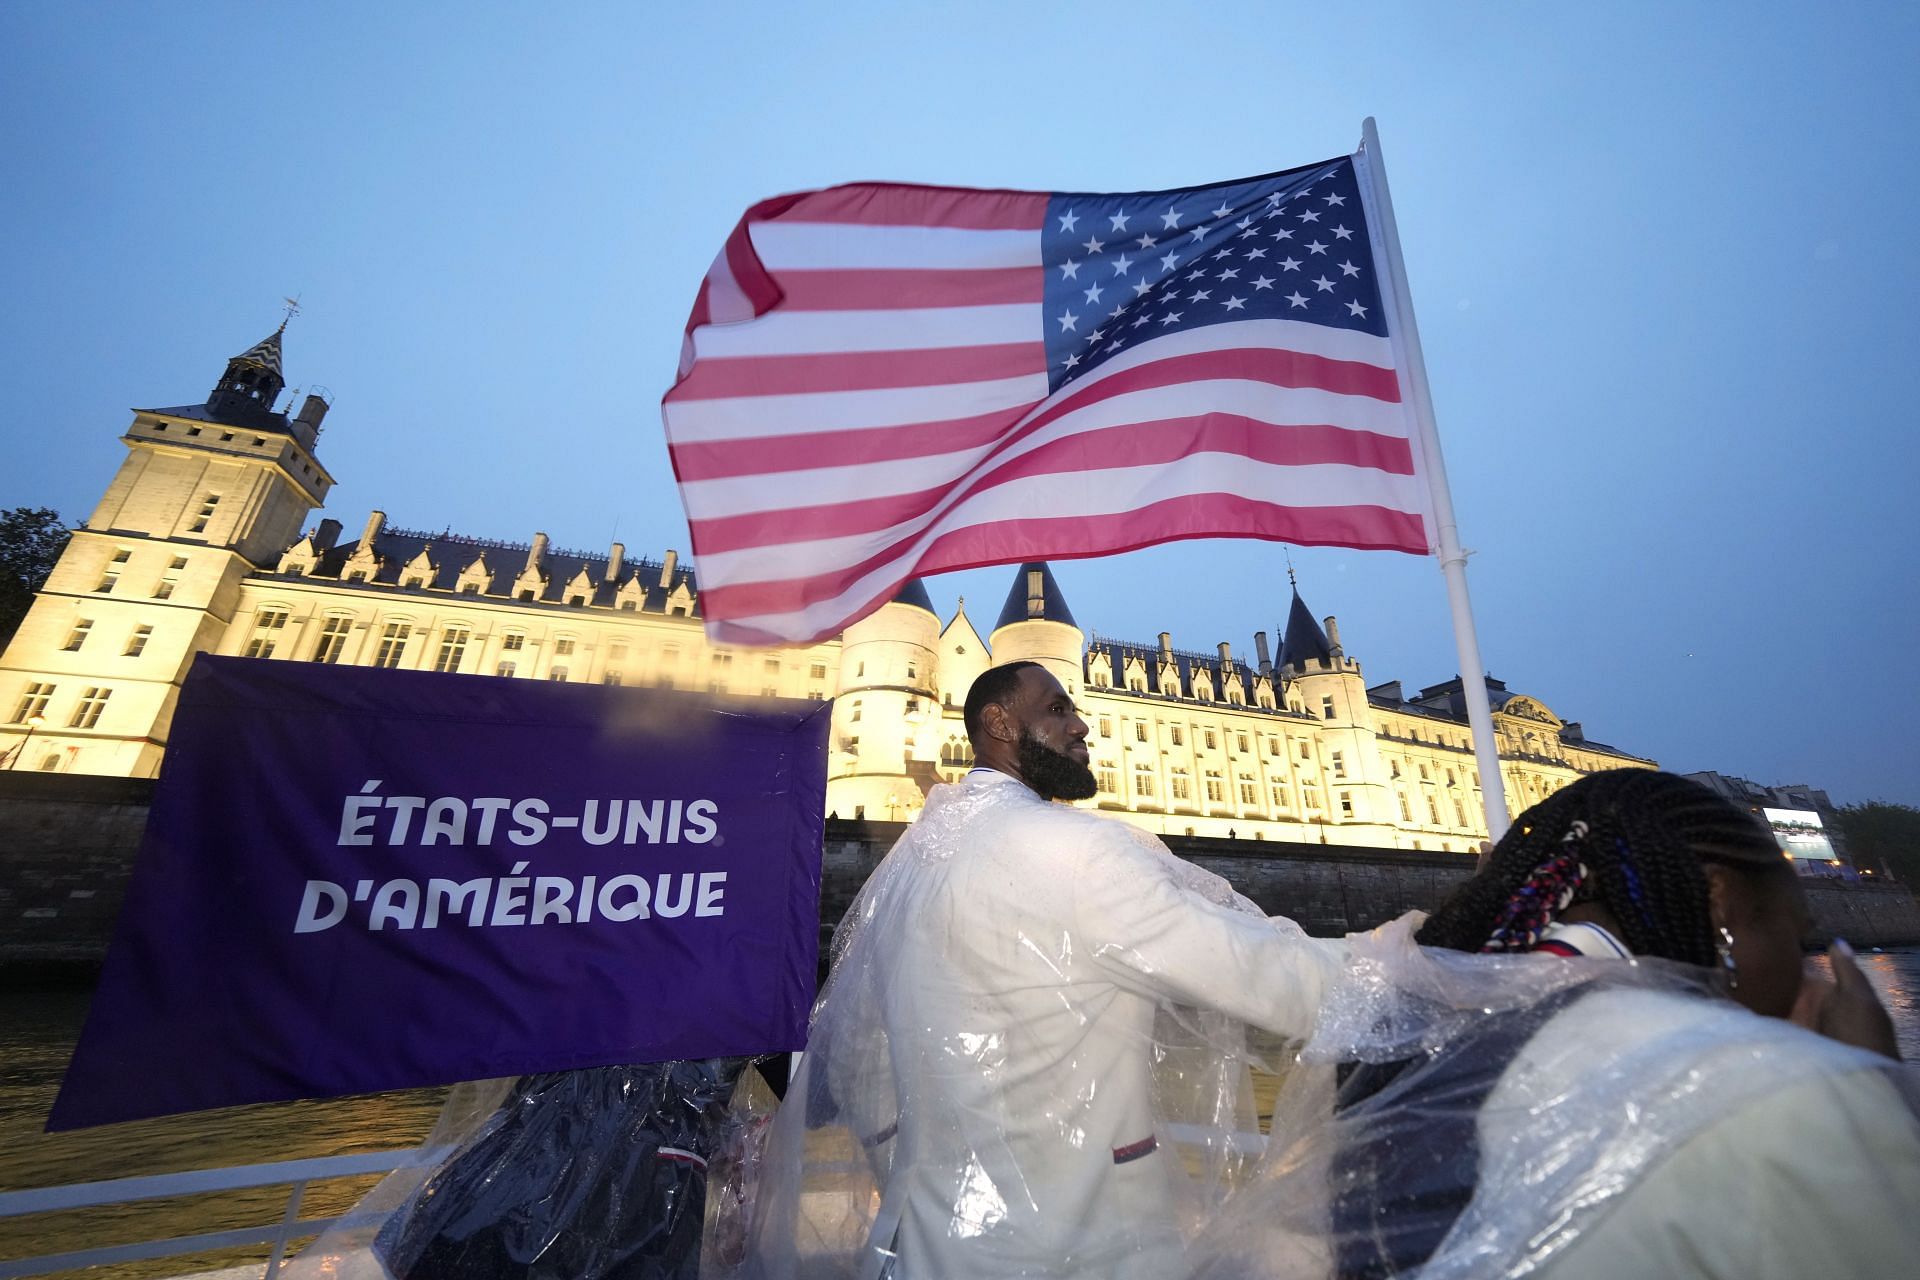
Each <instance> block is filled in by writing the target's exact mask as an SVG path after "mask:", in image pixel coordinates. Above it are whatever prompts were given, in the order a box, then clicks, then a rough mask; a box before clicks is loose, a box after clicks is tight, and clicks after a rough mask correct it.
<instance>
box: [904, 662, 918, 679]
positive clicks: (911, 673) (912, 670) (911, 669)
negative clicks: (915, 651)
mask: <svg viewBox="0 0 1920 1280" xmlns="http://www.w3.org/2000/svg"><path fill="white" fill-rule="evenodd" d="M919 678H920V664H919V663H918V662H908V663H907V680H908V682H909V683H911V682H912V681H914V680H917V679H919Z"/></svg>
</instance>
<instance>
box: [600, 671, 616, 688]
mask: <svg viewBox="0 0 1920 1280" xmlns="http://www.w3.org/2000/svg"><path fill="white" fill-rule="evenodd" d="M600 683H601V684H615V685H617V684H619V683H620V673H619V672H618V671H609V672H607V673H606V674H604V675H602V676H601V677H600Z"/></svg>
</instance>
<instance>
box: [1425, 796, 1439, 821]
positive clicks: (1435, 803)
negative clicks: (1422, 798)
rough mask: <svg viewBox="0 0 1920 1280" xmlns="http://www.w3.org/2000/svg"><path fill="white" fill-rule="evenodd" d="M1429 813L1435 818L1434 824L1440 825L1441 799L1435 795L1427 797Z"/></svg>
mask: <svg viewBox="0 0 1920 1280" xmlns="http://www.w3.org/2000/svg"><path fill="white" fill-rule="evenodd" d="M1427 813H1428V815H1429V816H1431V817H1432V818H1433V825H1434V826H1436V827H1437V826H1439V825H1440V801H1439V800H1437V799H1435V798H1434V797H1433V796H1428V797H1427Z"/></svg>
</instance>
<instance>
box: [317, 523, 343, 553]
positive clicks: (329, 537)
mask: <svg viewBox="0 0 1920 1280" xmlns="http://www.w3.org/2000/svg"><path fill="white" fill-rule="evenodd" d="M338 541H340V522H339V521H338V520H335V519H333V518H332V517H328V518H327V519H325V520H322V521H321V522H320V527H319V528H318V529H316V530H314V533H313V549H314V550H315V551H331V550H333V544H334V543H336V542H338Z"/></svg>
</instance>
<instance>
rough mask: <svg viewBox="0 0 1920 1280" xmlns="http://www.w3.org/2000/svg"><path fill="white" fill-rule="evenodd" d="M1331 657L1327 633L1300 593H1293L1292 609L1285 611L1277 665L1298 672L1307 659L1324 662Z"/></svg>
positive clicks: (1331, 649)
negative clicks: (1284, 630) (1285, 626)
mask: <svg viewBox="0 0 1920 1280" xmlns="http://www.w3.org/2000/svg"><path fill="white" fill-rule="evenodd" d="M1332 657H1333V647H1332V646H1331V645H1329V644H1328V643H1327V633H1326V632H1324V631H1322V630H1321V629H1320V624H1319V623H1318V622H1316V621H1315V620H1314V617H1313V610H1311V609H1309V608H1307V605H1306V602H1305V601H1304V600H1302V599H1301V598H1300V593H1299V592H1298V591H1296V592H1294V593H1293V607H1292V608H1290V609H1288V610H1287V633H1286V636H1285V638H1284V639H1282V640H1281V641H1280V660H1279V663H1278V665H1279V666H1282V667H1292V668H1294V669H1295V670H1300V669H1301V668H1303V667H1305V665H1306V662H1307V659H1309V658H1318V659H1319V660H1320V661H1322V662H1326V661H1328V660H1329V659H1330V658H1332Z"/></svg>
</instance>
